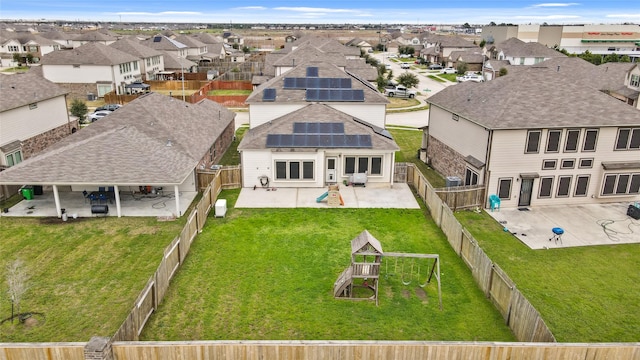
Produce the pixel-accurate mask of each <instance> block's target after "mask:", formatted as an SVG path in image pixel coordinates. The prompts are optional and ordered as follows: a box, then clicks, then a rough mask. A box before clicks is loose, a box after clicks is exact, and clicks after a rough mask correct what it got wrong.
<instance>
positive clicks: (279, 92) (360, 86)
mask: <svg viewBox="0 0 640 360" xmlns="http://www.w3.org/2000/svg"><path fill="white" fill-rule="evenodd" d="M298 79H302V80H298ZM307 80H308V81H311V82H313V83H308V82H307ZM325 82H326V84H325ZM329 82H331V84H329ZM330 87H331V88H332V90H336V91H334V92H335V93H336V94H337V95H339V94H338V93H340V92H342V93H348V94H345V95H354V96H355V98H350V99H349V100H345V99H346V98H344V99H341V98H337V99H336V98H331V99H329V98H327V99H325V98H323V97H321V98H318V99H315V97H313V96H315V95H318V94H316V93H313V92H312V93H310V92H309V91H308V89H314V90H320V88H322V89H323V90H326V89H328V88H330ZM265 89H272V90H267V93H265V92H264V90H265ZM271 94H272V95H273V98H271V97H270V96H271ZM265 95H266V96H267V97H265ZM319 96H322V94H320V95H319ZM265 99H266V100H265ZM314 99H315V100H314ZM310 101H321V102H344V101H348V102H352V103H370V104H387V103H388V102H389V100H387V98H386V97H385V96H383V95H382V94H381V93H380V92H379V91H378V90H377V89H376V88H374V87H373V86H372V85H371V84H370V83H369V82H367V81H364V80H361V79H359V78H356V77H354V76H351V75H350V74H348V73H346V72H345V71H343V70H341V69H340V68H339V67H337V66H335V65H333V64H328V63H322V62H320V63H315V62H309V63H301V64H299V65H298V66H296V67H295V68H293V69H291V70H290V71H288V72H286V73H285V74H283V75H280V76H278V77H275V78H273V79H271V80H269V81H267V82H266V83H264V84H262V85H260V87H258V88H257V89H256V90H254V91H253V93H251V95H250V96H249V97H248V98H247V100H246V103H247V104H251V103H263V102H269V103H271V102H274V103H301V102H310Z"/></svg>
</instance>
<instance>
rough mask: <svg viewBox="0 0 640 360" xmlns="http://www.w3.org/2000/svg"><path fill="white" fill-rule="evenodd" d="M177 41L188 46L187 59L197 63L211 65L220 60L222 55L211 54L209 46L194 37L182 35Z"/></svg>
mask: <svg viewBox="0 0 640 360" xmlns="http://www.w3.org/2000/svg"><path fill="white" fill-rule="evenodd" d="M176 41H178V42H180V43H182V44H184V45H186V46H187V59H188V60H191V61H193V62H195V63H198V64H200V63H210V62H212V61H213V60H214V59H216V58H217V59H219V58H220V54H213V53H209V50H208V45H207V44H205V43H203V42H202V41H200V40H198V39H196V38H194V37H192V36H186V35H180V36H178V37H176Z"/></svg>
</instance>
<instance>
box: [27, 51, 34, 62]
mask: <svg viewBox="0 0 640 360" xmlns="http://www.w3.org/2000/svg"><path fill="white" fill-rule="evenodd" d="M26 58H27V65H29V64H33V54H32V53H27V55H26Z"/></svg>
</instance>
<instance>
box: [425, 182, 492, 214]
mask: <svg viewBox="0 0 640 360" xmlns="http://www.w3.org/2000/svg"><path fill="white" fill-rule="evenodd" d="M484 189H485V188H484V186H477V185H473V186H454V187H447V188H439V189H434V191H435V192H436V194H438V196H439V197H440V199H442V201H443V202H444V203H445V204H447V206H449V208H451V209H453V211H456V210H459V209H469V208H475V207H478V206H483V203H484Z"/></svg>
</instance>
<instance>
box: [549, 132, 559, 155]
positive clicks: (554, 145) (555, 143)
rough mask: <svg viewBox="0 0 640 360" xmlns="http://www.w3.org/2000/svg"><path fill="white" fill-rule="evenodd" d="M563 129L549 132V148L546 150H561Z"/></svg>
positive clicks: (551, 151) (554, 151)
mask: <svg viewBox="0 0 640 360" xmlns="http://www.w3.org/2000/svg"><path fill="white" fill-rule="evenodd" d="M561 137H562V130H549V132H548V133H547V148H546V150H545V152H548V153H556V152H558V151H559V150H560V138H561Z"/></svg>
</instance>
